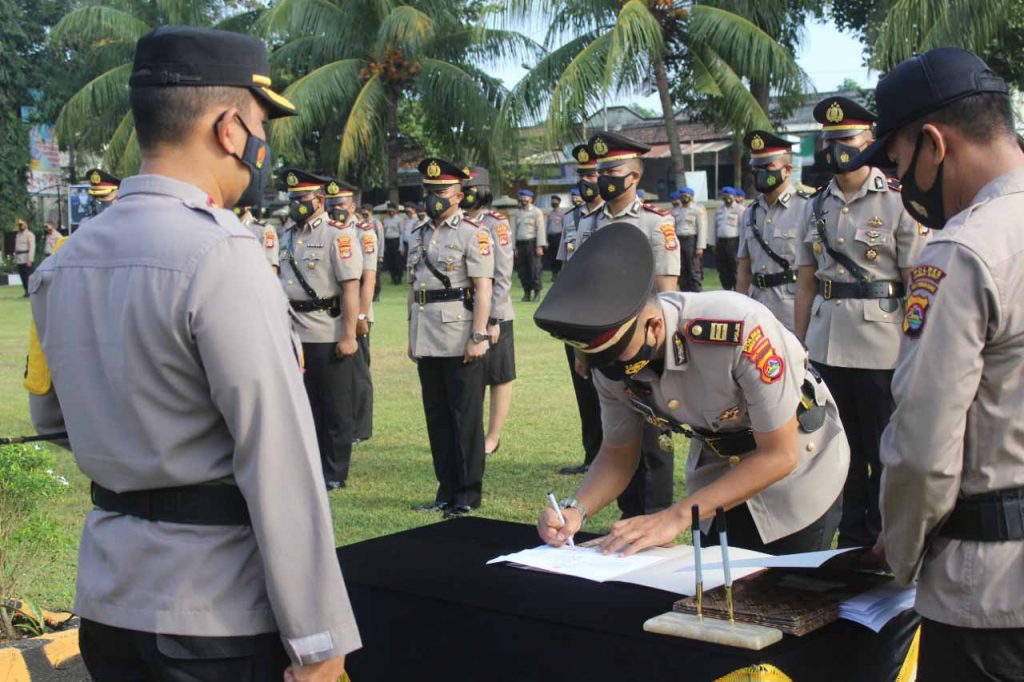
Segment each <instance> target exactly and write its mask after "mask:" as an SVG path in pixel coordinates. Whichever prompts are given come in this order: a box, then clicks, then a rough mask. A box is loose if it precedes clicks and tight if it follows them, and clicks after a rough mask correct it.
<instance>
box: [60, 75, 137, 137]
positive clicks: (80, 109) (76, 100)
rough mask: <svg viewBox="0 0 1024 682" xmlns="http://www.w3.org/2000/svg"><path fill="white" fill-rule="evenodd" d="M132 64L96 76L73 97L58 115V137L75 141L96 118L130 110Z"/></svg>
mask: <svg viewBox="0 0 1024 682" xmlns="http://www.w3.org/2000/svg"><path fill="white" fill-rule="evenodd" d="M131 72H132V65H131V64H130V63H128V64H122V65H120V66H117V67H114V68H113V69H110V70H109V71H107V72H105V73H103V74H101V75H99V76H97V77H96V78H94V79H93V80H91V81H89V82H88V83H86V84H85V85H84V86H83V87H82V89H81V90H79V91H78V92H76V93H75V94H74V95H72V96H71V99H69V100H68V101H67V103H66V104H65V105H64V107H63V108H62V109H61V110H60V114H59V115H58V116H57V135H58V136H59V137H60V138H62V139H66V140H70V139H73V138H74V137H75V136H76V135H77V134H79V133H80V132H81V131H82V130H83V129H85V128H87V127H88V126H89V125H90V124H91V123H93V122H94V121H95V120H96V119H100V118H103V117H105V116H108V115H110V114H111V112H115V113H117V114H118V116H119V115H120V112H123V111H126V110H127V108H128V77H129V76H130V75H131Z"/></svg>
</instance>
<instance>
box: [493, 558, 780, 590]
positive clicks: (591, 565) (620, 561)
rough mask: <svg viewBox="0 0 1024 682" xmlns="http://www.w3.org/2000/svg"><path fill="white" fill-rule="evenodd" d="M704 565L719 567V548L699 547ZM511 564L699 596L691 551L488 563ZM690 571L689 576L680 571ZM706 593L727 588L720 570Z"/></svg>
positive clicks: (708, 577)
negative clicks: (722, 586) (705, 563)
mask: <svg viewBox="0 0 1024 682" xmlns="http://www.w3.org/2000/svg"><path fill="white" fill-rule="evenodd" d="M766 556H768V555H766V554H762V553H760V552H753V551H750V550H746V549H738V548H735V547H730V548H729V559H730V562H729V563H730V565H732V564H733V561H732V559H733V558H734V557H735V558H737V559H754V558H760V557H766ZM701 558H702V560H703V561H704V562H708V561H711V562H715V563H716V564H717V565H718V566H721V561H722V555H721V552H720V551H719V548H718V547H717V546H715V547H704V548H702V552H701ZM500 562H509V563H514V564H517V565H520V566H525V567H528V568H535V569H539V570H542V571H550V572H552V573H560V574H562V575H571V576H575V577H577V578H584V579H586V580H593V581H596V582H607V581H616V582H623V583H631V584H633V585H642V586H644V587H651V588H654V589H656V590H664V591H666V592H671V593H673V594H678V595H685V596H688V597H692V596H693V595H695V594H696V593H697V588H696V573H695V572H694V571H693V547H692V546H690V545H677V546H675V547H652V548H650V549H646V550H644V551H642V552H639V553H637V554H634V555H633V556H630V557H623V556H621V555H619V554H610V555H605V554H601V553H600V551H599V550H597V549H596V548H587V547H576V548H571V547H559V548H555V547H550V546H548V545H541V546H540V547H535V548H533V549H526V550H523V551H521V552H516V553H515V554H507V555H504V556H500V557H496V558H494V559H491V560H490V561H488V562H487V563H488V564H494V563H500ZM685 567H689V569H690V570H689V572H688V573H687V572H685V571H683V570H682V569H684V568H685ZM759 570H761V569H760V568H748V569H743V568H740V569H734V570H733V571H732V577H733V580H736V579H738V578H742V577H744V576H748V575H751V574H753V573H757V572H758V571H759ZM703 579H704V589H705V590H711V589H714V588H716V587H719V586H721V585H724V584H725V574H724V572H723V571H722V570H720V569H717V570H716V569H709V570H705V571H704V572H703Z"/></svg>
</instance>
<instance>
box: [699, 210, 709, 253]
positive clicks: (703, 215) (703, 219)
mask: <svg viewBox="0 0 1024 682" xmlns="http://www.w3.org/2000/svg"><path fill="white" fill-rule="evenodd" d="M707 246H708V212H707V210H706V209H705V208H704V207H703V206H701V205H700V204H697V248H698V249H706V248H707Z"/></svg>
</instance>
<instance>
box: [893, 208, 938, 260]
mask: <svg viewBox="0 0 1024 682" xmlns="http://www.w3.org/2000/svg"><path fill="white" fill-rule="evenodd" d="M930 236H931V235H930V231H929V230H928V229H927V228H925V227H923V226H922V225H921V224H920V223H918V222H917V221H916V220H914V219H913V218H911V217H910V214H909V213H907V212H906V211H905V210H902V211H900V218H899V223H898V224H897V226H896V263H897V265H899V266H900V267H901V268H912V267H914V266H915V265H917V262H918V259H919V258H920V256H921V249H923V248H924V245H925V244H927V243H928V239H929V237H930Z"/></svg>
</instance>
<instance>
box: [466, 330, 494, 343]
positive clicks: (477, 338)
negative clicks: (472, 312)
mask: <svg viewBox="0 0 1024 682" xmlns="http://www.w3.org/2000/svg"><path fill="white" fill-rule="evenodd" d="M470 338H471V339H473V343H483V342H484V341H490V340H491V336H490V334H488V333H487V332H473V333H472V334H471V335H470Z"/></svg>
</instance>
